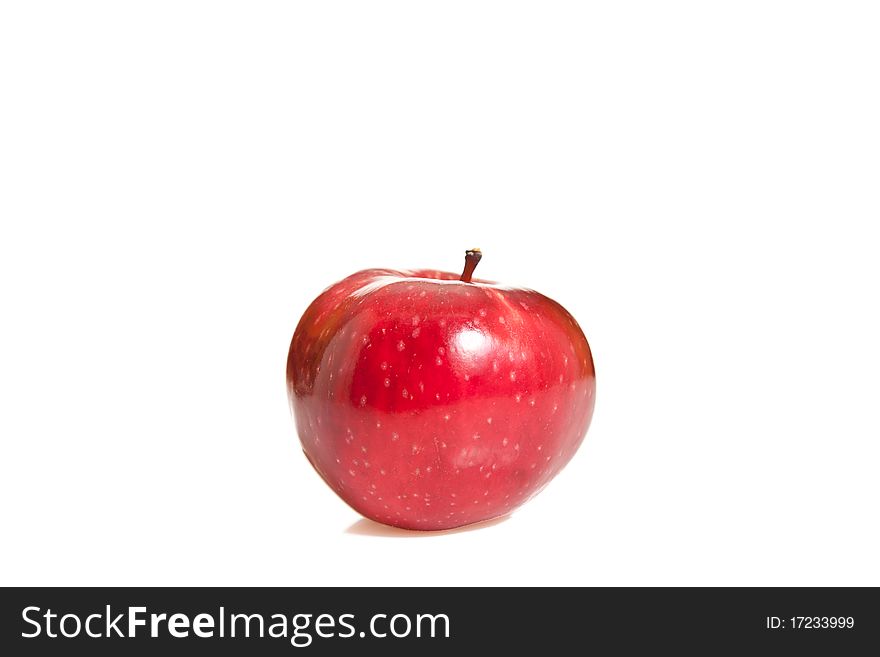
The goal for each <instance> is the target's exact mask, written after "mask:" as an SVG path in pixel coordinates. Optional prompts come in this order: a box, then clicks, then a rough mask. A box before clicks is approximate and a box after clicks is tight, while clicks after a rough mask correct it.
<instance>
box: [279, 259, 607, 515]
mask: <svg viewBox="0 0 880 657" xmlns="http://www.w3.org/2000/svg"><path fill="white" fill-rule="evenodd" d="M458 278H459V277H458V275H455V274H449V273H445V272H438V271H394V270H387V269H370V270H365V271H361V272H358V273H357V274H354V275H352V276H349V277H348V278H346V279H344V280H342V281H340V282H339V283H337V284H335V285H333V286H331V287H330V288H328V289H327V290H325V291H324V292H323V293H322V294H321V295H320V296H319V297H318V298H317V299H315V301H314V302H313V303H312V304H311V306H309V308H308V310H306V312H305V314H304V315H303V317H302V319H301V320H300V322H299V325H298V326H297V328H296V331H295V333H294V335H293V340H292V341H291V344H290V352H289V355H288V360H287V386H288V393H289V397H290V402H291V407H292V409H293V413H294V417H295V421H296V427H297V431H298V433H299V437H300V440H301V442H302V447H303V451H304V452H305V454H306V456H307V457H308V459H309V461H310V462H311V463H312V465H313V466H314V468H315V470H317V472H318V473H319V474H320V475H321V477H323V479H324V480H325V481H326V482H327V484H328V485H329V486H330V487H331V488H332V489H333V490H334V491H336V492H337V493H338V494H339V496H340V497H341V498H342V499H343V500H345V501H346V502H347V503H348V504H349V505H351V506H352V507H353V508H354V509H355V510H357V511H358V512H359V513H361V514H363V515H364V516H366V517H368V518H371V519H373V520H375V521H377V522H381V523H385V524H389V525H394V526H397V527H402V528H407V529H417V530H442V529H450V528H453V527H458V526H461V525H467V524H470V523H475V522H480V521H483V520H488V519H490V518H495V517H497V516H501V515H505V514H507V513H509V512H510V511H512V510H513V509H515V508H517V507H518V506H520V505H521V504H523V503H524V502H526V501H527V500H528V499H529V498H530V497H532V496H533V495H535V494H536V493H537V492H539V491H540V490H541V489H542V488H543V487H544V486H545V485H547V483H548V482H549V481H550V480H551V479H552V478H553V477H554V476H556V474H558V473H559V471H560V470H561V469H562V468H563V467H564V466H565V465H566V464H567V463H568V462H569V460H570V459H571V458H572V456H573V455H574V453H575V451H577V449H578V447H579V446H580V444H581V442H582V441H583V438H584V435H585V433H586V431H587V428H588V427H589V424H590V420H591V418H592V415H593V406H594V401H595V389H596V377H595V371H594V367H593V358H592V354H591V352H590V347H589V345H588V344H587V340H586V338H585V337H584V334H583V332H582V331H581V329H580V327H579V326H578V324H577V322H575V320H574V318H573V317H572V316H571V315H570V314H569V313H568V312H566V310H565V309H564V308H563V307H562V306H560V305H559V304H558V303H556V302H555V301H553V300H551V299H549V298H547V297H545V296H543V295H541V294H538V293H537V292H534V291H532V290H527V289H514V288H507V287H503V286H500V285H497V284H494V283H489V282H486V281H480V280H474V281H473V282H470V283H464V282H461V281H459V280H458Z"/></svg>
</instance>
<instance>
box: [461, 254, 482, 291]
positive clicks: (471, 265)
mask: <svg viewBox="0 0 880 657" xmlns="http://www.w3.org/2000/svg"><path fill="white" fill-rule="evenodd" d="M482 257H483V253H482V252H481V251H480V250H479V249H468V250H467V251H465V254H464V271H463V272H462V273H461V279H460V280H461V281H463V282H465V283H470V282H471V276H473V275H474V269H476V268H477V265H478V264H480V258H482Z"/></svg>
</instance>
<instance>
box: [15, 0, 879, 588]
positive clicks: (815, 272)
mask: <svg viewBox="0 0 880 657" xmlns="http://www.w3.org/2000/svg"><path fill="white" fill-rule="evenodd" d="M878 33H880V10H878V8H877V5H876V3H871V2H863V3H859V2H768V1H766V0H763V1H760V2H737V3H706V2H664V3H658V2H625V1H624V2H613V3H584V2H577V3H563V2H528V3H524V2H510V1H506V2H498V3H490V2H474V1H473V0H470V1H467V2H442V3H441V2H432V3H425V2H411V1H406V2H369V3H367V2H320V3H317V2H314V3H290V2H259V3H257V2H237V3H232V2H179V1H175V2H150V3H119V2H80V3H69V2H57V3H52V2H8V3H4V4H3V5H2V9H0V219H2V234H0V276H2V278H0V308H2V311H0V312H2V323H0V332H2V339H0V399H2V410H0V435H2V455H0V500H2V501H0V504H2V518H0V520H2V528H3V529H2V541H0V551H2V554H0V557H2V558H0V583H2V584H6V585H9V584H94V585H97V584H117V585H137V584H140V585H153V584H155V585H158V584H181V585H195V584H211V585H221V584H234V585H238V584H253V585H275V584H278V585H281V584H284V585H299V584H303V585H305V584H312V585H336V584H357V585H360V584H389V585H390V584H405V585H431V584H444V585H445V584H450V585H451V584H476V585H507V584H511V585H512V584H529V585H531V584H548V585H557V584H583V585H594V584H595V585H599V584H603V585H636V584H638V585H658V584H671V585H685V584H696V585H708V584H727V585H745V584H750V585H757V584H760V585H807V584H818V585H830V584H835V585H860V584H872V585H880V561H878V559H877V555H878V553H880V535H878V531H880V530H878V518H877V515H878V514H877V506H878V499H880V483H878V466H880V446H878V438H880V418H878V399H880V340H878V336H880V320H878V282H880V264H878V239H877V235H876V229H877V223H878V219H880V85H878V75H880V39H878ZM474 245H476V246H480V247H482V248H483V250H484V253H485V257H484V259H483V262H482V264H481V266H480V270H481V271H480V274H481V275H482V276H483V277H487V278H492V279H495V280H498V281H502V282H505V283H509V284H519V285H525V286H528V287H533V288H535V289H537V290H539V291H542V292H544V293H545V294H547V295H549V296H552V297H554V298H556V299H557V300H558V301H560V302H561V303H562V304H563V305H565V306H566V307H567V308H568V309H569V310H570V311H571V312H572V313H573V314H574V315H575V317H577V318H578V320H579V321H580V323H581V324H582V326H583V328H584V330H585V332H586V333H587V336H588V338H589V339H590V342H591V344H592V347H593V351H594V354H595V360H596V368H597V375H598V393H597V406H596V414H595V417H594V423H593V426H592V428H591V430H590V432H589V434H588V437H587V440H586V442H585V443H584V445H583V447H582V449H581V450H580V452H579V453H578V455H577V456H576V457H575V459H574V460H573V461H572V463H571V464H570V465H569V467H568V468H567V469H566V470H565V471H564V472H563V473H562V474H561V475H560V476H559V477H558V479H557V480H555V481H554V482H553V484H551V485H550V486H549V487H548V488H547V490H546V491H544V492H543V493H542V494H541V495H540V496H539V497H538V498H536V499H535V500H533V501H532V502H531V503H529V504H528V505H527V506H526V507H524V508H522V509H521V510H520V511H518V512H517V513H515V514H514V515H513V516H512V517H510V518H509V519H507V520H506V521H504V522H500V523H497V524H495V525H493V526H489V527H485V528H482V529H479V530H475V531H461V532H454V533H448V534H441V535H432V536H425V535H419V534H407V535H402V533H397V532H393V531H383V530H381V529H378V528H377V527H378V526H376V525H370V524H368V523H366V522H365V521H363V522H361V521H359V517H358V515H357V514H356V513H355V512H353V511H352V510H350V509H349V508H348V507H347V506H345V505H344V504H343V503H342V502H341V501H339V500H338V499H337V498H336V496H335V495H334V494H333V493H331V492H330V490H329V489H328V488H327V487H326V486H325V485H324V484H323V483H322V482H321V480H320V479H319V478H318V477H317V475H315V473H314V472H313V471H312V470H311V468H310V467H309V465H308V463H307V462H306V460H305V458H304V457H303V456H302V454H301V452H300V450H299V447H298V442H297V440H296V437H295V433H294V428H293V423H292V421H291V418H290V415H289V411H288V407H287V401H286V391H285V385H284V367H285V362H286V356H287V348H288V343H289V339H290V336H291V334H292V332H293V329H294V327H295V325H296V322H297V320H298V319H299V316H300V314H301V313H302V312H303V310H304V309H305V307H306V305H307V304H308V303H309V302H310V301H311V300H312V298H314V296H316V295H317V293H318V292H319V291H320V290H321V289H323V288H324V287H325V286H326V285H329V284H330V283H332V282H334V281H335V280H337V279H339V278H341V277H343V276H345V275H347V274H349V273H351V272H353V271H355V270H357V269H361V268H364V267H369V266H387V267H438V268H444V269H452V270H458V269H460V266H461V262H462V254H463V250H464V249H465V248H468V247H471V246H474Z"/></svg>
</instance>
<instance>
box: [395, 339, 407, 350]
mask: <svg viewBox="0 0 880 657" xmlns="http://www.w3.org/2000/svg"><path fill="white" fill-rule="evenodd" d="M404 349H406V343H405V342H404V341H403V340H400V341H399V342H398V343H397V351H403V350H404Z"/></svg>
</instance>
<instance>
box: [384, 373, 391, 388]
mask: <svg viewBox="0 0 880 657" xmlns="http://www.w3.org/2000/svg"><path fill="white" fill-rule="evenodd" d="M385 387H386V388H390V387H391V379H389V378H388V377H387V376H386V377H385Z"/></svg>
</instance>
